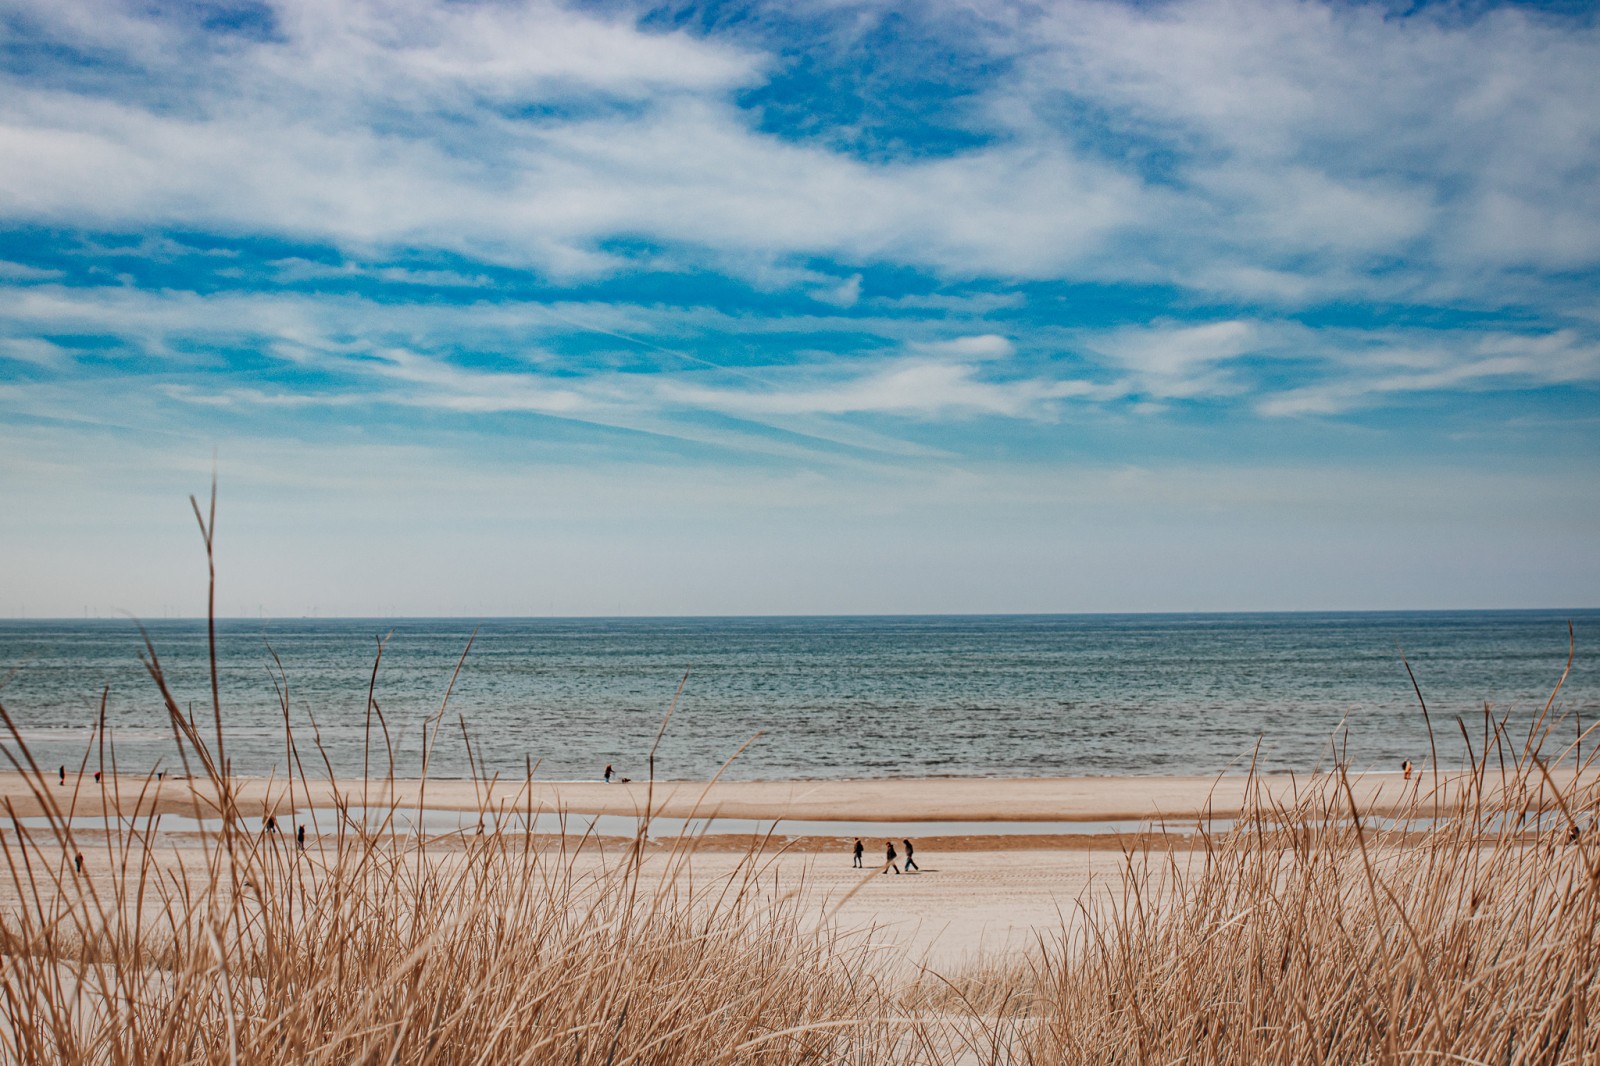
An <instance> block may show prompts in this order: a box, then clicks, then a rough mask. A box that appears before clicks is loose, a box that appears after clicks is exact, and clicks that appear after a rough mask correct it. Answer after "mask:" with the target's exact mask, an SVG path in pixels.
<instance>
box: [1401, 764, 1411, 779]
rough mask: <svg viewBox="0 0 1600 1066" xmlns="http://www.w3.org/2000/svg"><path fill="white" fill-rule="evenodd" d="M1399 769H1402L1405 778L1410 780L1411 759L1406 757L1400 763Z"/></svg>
mask: <svg viewBox="0 0 1600 1066" xmlns="http://www.w3.org/2000/svg"><path fill="white" fill-rule="evenodd" d="M1400 769H1401V770H1402V771H1404V773H1405V775H1406V780H1407V781H1410V780H1411V760H1410V759H1407V760H1406V761H1405V762H1403V763H1401V764H1400Z"/></svg>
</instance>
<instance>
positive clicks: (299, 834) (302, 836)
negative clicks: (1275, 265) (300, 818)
mask: <svg viewBox="0 0 1600 1066" xmlns="http://www.w3.org/2000/svg"><path fill="white" fill-rule="evenodd" d="M294 839H295V843H296V844H298V845H300V850H301V851H304V850H306V827H305V824H304V823H302V824H301V826H300V828H299V829H298V830H297V831H296V832H295V834H294Z"/></svg>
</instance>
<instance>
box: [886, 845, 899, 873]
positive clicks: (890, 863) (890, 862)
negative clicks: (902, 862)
mask: <svg viewBox="0 0 1600 1066" xmlns="http://www.w3.org/2000/svg"><path fill="white" fill-rule="evenodd" d="M883 851H884V854H885V855H886V856H887V858H885V859H884V860H883V872H884V873H888V872H889V871H890V870H893V871H894V872H895V873H899V872H900V867H898V866H896V865H895V864H894V860H895V859H897V858H898V857H899V856H897V855H896V854H895V853H894V841H892V840H885V841H884V842H883Z"/></svg>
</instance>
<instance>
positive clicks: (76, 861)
mask: <svg viewBox="0 0 1600 1066" xmlns="http://www.w3.org/2000/svg"><path fill="white" fill-rule="evenodd" d="M72 865H73V867H74V868H75V869H76V870H77V871H78V872H79V873H80V874H81V873H83V852H81V851H80V852H78V854H76V855H74V856H73V857H72Z"/></svg>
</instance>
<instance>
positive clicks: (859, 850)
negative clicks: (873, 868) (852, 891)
mask: <svg viewBox="0 0 1600 1066" xmlns="http://www.w3.org/2000/svg"><path fill="white" fill-rule="evenodd" d="M866 850H867V849H866V847H865V846H863V845H862V843H861V838H860V837H856V846H855V859H854V861H852V862H851V863H850V865H851V866H853V867H855V868H856V869H858V870H859V869H861V856H862V854H863V853H864V852H865V851H866Z"/></svg>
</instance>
